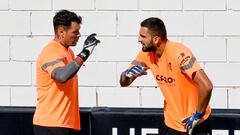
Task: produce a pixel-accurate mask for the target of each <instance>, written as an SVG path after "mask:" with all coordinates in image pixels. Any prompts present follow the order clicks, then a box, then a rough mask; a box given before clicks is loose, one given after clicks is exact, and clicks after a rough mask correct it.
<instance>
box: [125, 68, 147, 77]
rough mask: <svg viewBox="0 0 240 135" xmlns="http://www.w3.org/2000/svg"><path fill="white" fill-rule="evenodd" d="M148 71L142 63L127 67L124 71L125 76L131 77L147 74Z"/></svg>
mask: <svg viewBox="0 0 240 135" xmlns="http://www.w3.org/2000/svg"><path fill="white" fill-rule="evenodd" d="M146 74H147V72H146V71H145V69H144V67H142V66H140V65H136V66H133V67H131V68H130V69H127V70H126V71H125V73H124V76H125V77H126V78H131V77H133V76H134V77H138V76H140V75H146Z"/></svg>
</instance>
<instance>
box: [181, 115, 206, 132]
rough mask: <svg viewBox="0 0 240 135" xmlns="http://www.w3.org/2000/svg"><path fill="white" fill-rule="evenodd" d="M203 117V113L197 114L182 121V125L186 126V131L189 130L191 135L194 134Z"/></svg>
mask: <svg viewBox="0 0 240 135" xmlns="http://www.w3.org/2000/svg"><path fill="white" fill-rule="evenodd" d="M203 116H204V114H203V113H200V112H195V113H194V114H193V115H192V116H190V117H188V118H185V119H183V120H182V123H183V125H185V129H186V130H187V132H188V133H189V135H191V134H192V132H193V129H194V127H195V126H196V125H197V124H198V122H199V121H200V120H201V118H202V117H203Z"/></svg>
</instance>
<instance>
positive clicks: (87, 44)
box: [83, 33, 100, 54]
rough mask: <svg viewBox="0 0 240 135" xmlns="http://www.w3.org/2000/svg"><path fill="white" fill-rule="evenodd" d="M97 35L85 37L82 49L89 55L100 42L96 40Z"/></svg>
mask: <svg viewBox="0 0 240 135" xmlns="http://www.w3.org/2000/svg"><path fill="white" fill-rule="evenodd" d="M95 36H97V34H96V33H92V34H91V35H89V36H88V37H87V39H86V40H85V41H84V45H83V49H86V50H89V53H90V54H92V52H93V50H94V48H95V47H96V46H97V44H98V43H100V40H98V39H96V37H95Z"/></svg>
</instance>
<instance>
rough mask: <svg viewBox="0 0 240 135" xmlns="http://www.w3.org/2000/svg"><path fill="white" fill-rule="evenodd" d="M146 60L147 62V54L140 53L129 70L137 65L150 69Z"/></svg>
mask: <svg viewBox="0 0 240 135" xmlns="http://www.w3.org/2000/svg"><path fill="white" fill-rule="evenodd" d="M146 60H147V57H146V54H145V53H144V52H142V51H139V53H138V54H137V56H136V57H135V59H134V60H133V61H132V62H131V64H130V66H129V68H131V67H133V66H136V65H139V66H142V67H148V66H147V61H146Z"/></svg>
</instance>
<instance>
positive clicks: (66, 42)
mask: <svg viewBox="0 0 240 135" xmlns="http://www.w3.org/2000/svg"><path fill="white" fill-rule="evenodd" d="M81 22H82V18H81V17H80V16H78V15H76V14H75V13H74V12H71V11H68V10H60V11H59V12H57V13H56V14H55V16H54V18H53V26H54V32H55V37H54V39H53V40H52V41H50V42H49V43H48V44H47V45H46V46H45V47H44V48H43V50H42V52H41V53H40V55H39V57H38V59H37V64H36V81H37V106H36V111H35V114H34V118H33V124H34V133H35V135H73V134H74V133H75V131H76V130H80V116H79V104H78V78H77V72H78V70H79V69H80V67H81V66H82V65H83V63H84V62H85V61H86V60H87V58H88V57H89V55H90V54H91V53H92V51H93V49H94V47H95V46H96V45H97V44H98V43H99V42H100V41H99V40H98V39H96V38H95V36H96V34H91V35H90V36H88V37H87V39H86V40H85V42H84V46H83V50H82V51H81V52H80V53H79V54H78V55H77V56H76V57H75V55H74V53H73V51H72V50H71V48H70V47H72V46H76V45H77V42H78V39H79V37H80V36H81V34H80V32H79V30H80V28H81V27H80V24H81Z"/></svg>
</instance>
